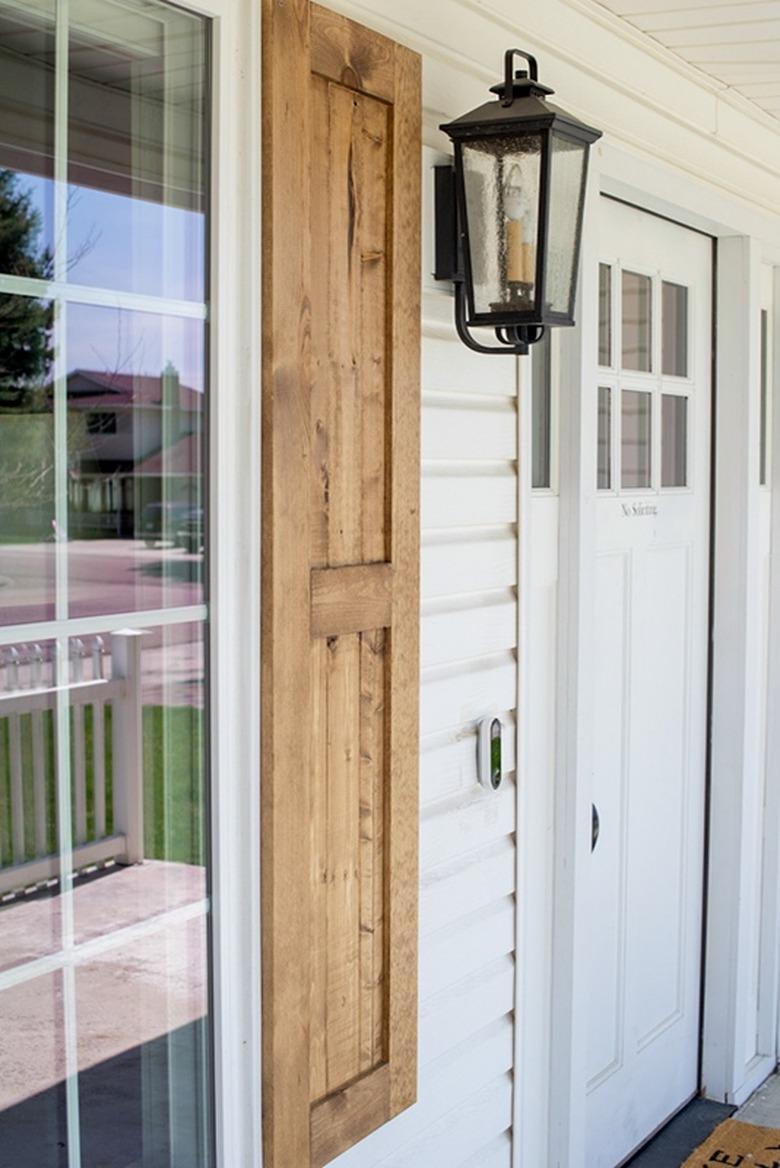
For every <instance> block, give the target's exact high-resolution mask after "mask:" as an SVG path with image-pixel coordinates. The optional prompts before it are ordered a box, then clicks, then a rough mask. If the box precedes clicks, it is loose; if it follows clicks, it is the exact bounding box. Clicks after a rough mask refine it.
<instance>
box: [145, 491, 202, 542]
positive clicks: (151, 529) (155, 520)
mask: <svg viewBox="0 0 780 1168" xmlns="http://www.w3.org/2000/svg"><path fill="white" fill-rule="evenodd" d="M192 510H193V508H192V505H191V504H190V503H171V502H168V503H147V504H146V506H145V507H144V509H143V511H142V513H141V531H140V534H141V535H142V536H143V538H144V540H145V542H146V546H147V547H154V546H155V544H157V543H160V542H164V543H168V542H170V543H173V544H176V543H177V542H178V541H177V539H176V532H177V530H178V528H179V526H180V525H181V523H182V522H183V521H184V519H185V518H186V517H187V515H188V514H189V512H190V511H192Z"/></svg>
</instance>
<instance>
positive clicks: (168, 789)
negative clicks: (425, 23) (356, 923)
mask: <svg viewBox="0 0 780 1168" xmlns="http://www.w3.org/2000/svg"><path fill="white" fill-rule="evenodd" d="M209 84H210V81H209V23H208V21H207V20H205V19H203V18H201V17H198V16H193V15H190V14H189V13H186V12H184V11H183V10H181V9H178V8H174V7H172V6H169V5H166V4H163V3H159V2H157V0H151V2H149V0H121V2H119V0H24V2H22V0H19V2H16V0H0V1166H2V1168H211V1166H212V1162H213V1158H212V1151H211V1149H212V1128H213V1123H212V1085H211V1070H210V1068H211V1061H212V1060H211V1055H210V1046H211V1028H210V1020H209V1014H210V997H211V991H210V960H209V935H210V916H209V913H210V880H209V838H208V828H207V825H208V813H207V812H208V788H209V774H208V765H207V757H208V755H207V723H208V693H209V674H208V654H207V652H206V645H207V629H208V615H209V613H208V594H207V581H208V572H207V563H208V531H207V525H206V514H207V509H206V498H205V486H206V461H205V447H206V439H207V430H208V402H209V385H208V373H207V371H208V332H207V317H208V303H209V281H208V267H207V255H208V230H209V218H208V198H207V195H208V156H209V140H208V116H207V111H208V104H209V96H210V89H209Z"/></svg>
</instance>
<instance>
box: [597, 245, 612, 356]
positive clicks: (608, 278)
mask: <svg viewBox="0 0 780 1168" xmlns="http://www.w3.org/2000/svg"><path fill="white" fill-rule="evenodd" d="M611 364H612V268H611V267H610V266H609V264H599V365H604V366H606V367H607V368H608V367H609V366H610V365H611Z"/></svg>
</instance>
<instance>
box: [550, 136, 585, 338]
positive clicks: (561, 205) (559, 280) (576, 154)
mask: <svg viewBox="0 0 780 1168" xmlns="http://www.w3.org/2000/svg"><path fill="white" fill-rule="evenodd" d="M586 157H587V148H586V146H585V144H584V143H583V142H574V141H572V140H571V139H570V138H564V137H563V135H561V134H556V133H553V135H552V153H551V155H550V195H549V200H550V210H549V222H548V228H547V253H546V259H545V263H546V277H545V301H546V303H545V309H546V310H548V311H550V312H562V313H566V314H567V315H569V314H571V312H572V310H573V305H574V281H575V280H576V278H577V249H578V242H579V241H578V238H577V236H578V232H579V226H580V206H581V203H582V196H583V184H584V178H585V159H586Z"/></svg>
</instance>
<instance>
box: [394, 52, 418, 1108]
mask: <svg viewBox="0 0 780 1168" xmlns="http://www.w3.org/2000/svg"><path fill="white" fill-rule="evenodd" d="M395 60H396V72H395V92H394V96H393V185H392V197H393V204H392V207H393V210H392V222H393V249H392V280H391V297H392V304H393V312H392V320H391V325H390V328H391V334H390V344H391V348H392V353H393V367H392V388H391V402H392V405H391V423H390V449H391V472H390V473H391V481H392V509H391V560H392V563H393V566H394V568H395V570H396V573H397V578H396V581H395V584H394V588H393V621H392V627H391V631H390V634H389V642H390V643H389V651H390V662H391V664H390V693H389V716H388V750H389V755H390V768H391V775H390V781H389V784H388V816H387V828H386V831H387V848H388V858H387V863H388V870H389V872H390V880H389V890H388V922H387V927H388V936H389V944H388V989H389V994H388V1018H387V1033H388V1061H389V1064H390V1067H391V1076H390V1109H391V1113H392V1114H394V1115H395V1114H396V1113H397V1112H398V1111H401V1110H403V1108H405V1107H408V1106H410V1104H412V1103H413V1102H414V1100H415V1098H416V1095H417V1010H416V1001H417V891H418V832H419V822H418V816H417V813H416V808H417V806H418V800H419V792H418V773H419V685H420V678H419V611H420V601H419V588H420V581H419V565H420V248H419V243H418V242H417V241H419V239H420V181H421V179H420V170H421V151H420V147H419V143H420V141H421V134H422V128H421V103H420V92H421V68H420V58H419V57H418V56H417V54H416V53H412V52H410V51H409V50H408V49H405V48H403V47H402V46H400V45H397V46H396V52H395ZM413 808H414V809H415V810H414V812H412V810H411V809H413Z"/></svg>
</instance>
